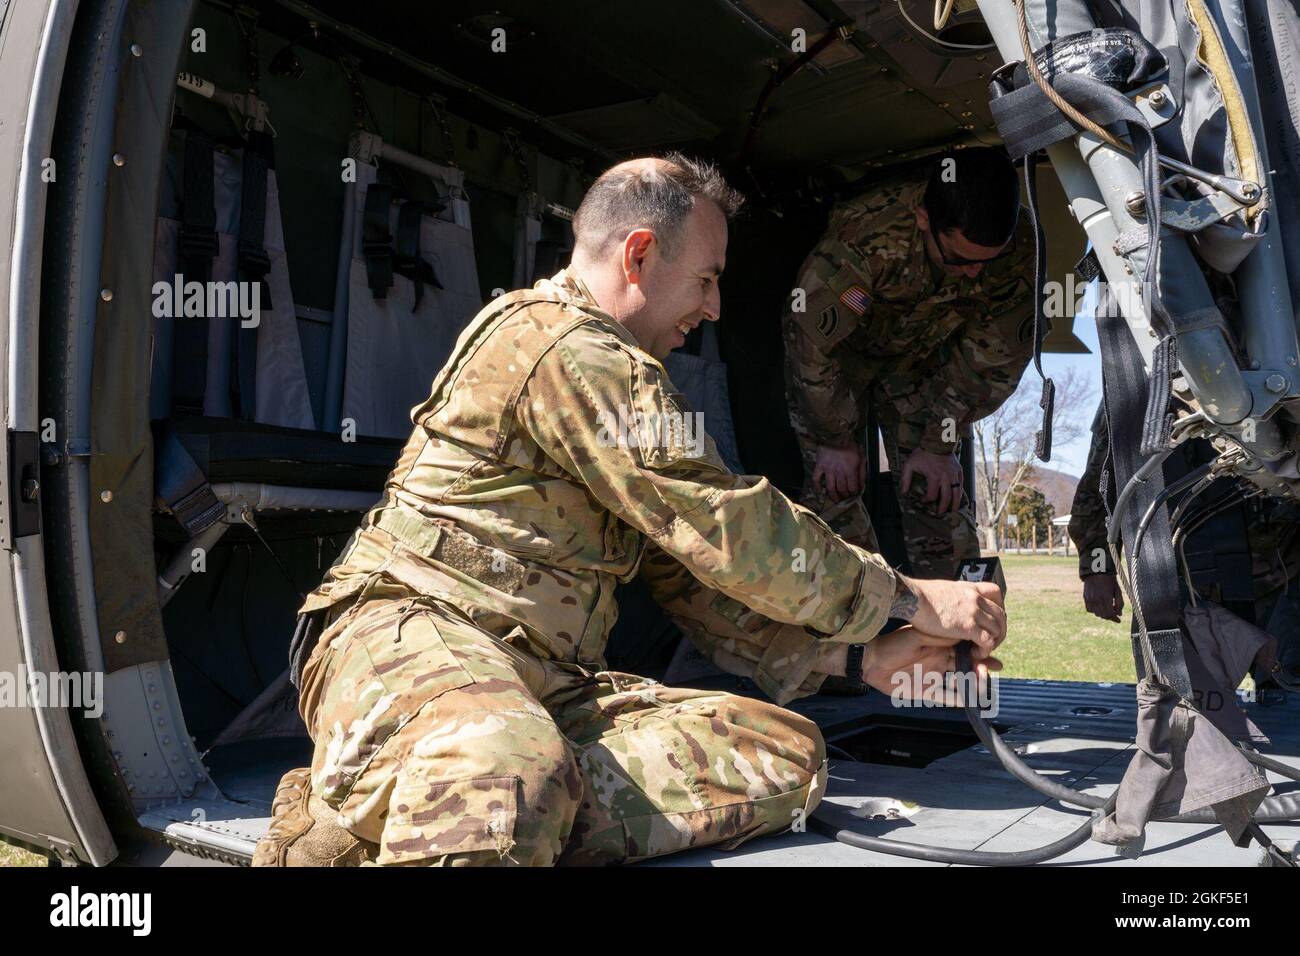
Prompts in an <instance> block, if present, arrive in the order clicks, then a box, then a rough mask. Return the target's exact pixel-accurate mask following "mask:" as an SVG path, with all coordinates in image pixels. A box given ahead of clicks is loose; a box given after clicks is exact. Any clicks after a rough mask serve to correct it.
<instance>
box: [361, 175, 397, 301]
mask: <svg viewBox="0 0 1300 956" xmlns="http://www.w3.org/2000/svg"><path fill="white" fill-rule="evenodd" d="M392 205H393V187H392V186H386V185H384V184H383V183H371V184H370V187H369V188H368V189H367V190H366V204H365V207H364V209H363V211H362V219H361V252H362V254H363V255H364V256H365V258H366V284H367V285H369V286H370V294H371V295H373V296H374V297H375V298H376V299H384V298H387V297H388V290H389V289H391V288H392V286H393V235H392V233H391V232H390V231H389V228H388V213H389V210H390V209H391V207H392Z"/></svg>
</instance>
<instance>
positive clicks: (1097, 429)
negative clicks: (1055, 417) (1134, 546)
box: [1069, 408, 1115, 578]
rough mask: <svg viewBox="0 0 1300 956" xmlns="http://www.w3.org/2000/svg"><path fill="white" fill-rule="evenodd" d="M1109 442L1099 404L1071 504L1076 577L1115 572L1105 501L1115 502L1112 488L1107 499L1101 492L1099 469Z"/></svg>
mask: <svg viewBox="0 0 1300 956" xmlns="http://www.w3.org/2000/svg"><path fill="white" fill-rule="evenodd" d="M1109 448H1110V442H1109V441H1108V440H1107V435H1106V418H1105V414H1104V412H1103V409H1102V408H1098V409H1097V416H1096V418H1094V419H1093V422H1092V443H1091V444H1090V445H1089V446H1088V463H1087V465H1085V466H1084V469H1083V474H1082V475H1081V476H1080V478H1079V483H1078V484H1077V485H1076V486H1075V488H1074V501H1073V502H1072V503H1071V504H1070V528H1069V531H1070V540H1071V541H1073V542H1074V546H1075V548H1077V549H1078V551H1079V577H1081V578H1086V577H1088V576H1089V575H1091V574H1114V573H1115V562H1114V561H1113V560H1112V559H1111V556H1110V551H1109V549H1108V548H1107V547H1106V514H1107V505H1108V504H1114V498H1115V490H1114V488H1111V489H1109V492H1110V499H1111V500H1110V501H1109V502H1107V501H1103V500H1102V496H1101V472H1102V469H1103V468H1104V467H1105V465H1106V452H1107V450H1108V449H1109Z"/></svg>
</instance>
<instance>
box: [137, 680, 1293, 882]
mask: <svg viewBox="0 0 1300 956" xmlns="http://www.w3.org/2000/svg"><path fill="white" fill-rule="evenodd" d="M699 686H706V687H715V688H724V689H728V690H732V691H736V692H740V693H744V692H745V691H746V686H745V682H742V681H738V680H736V679H734V678H718V679H713V680H709V681H705V682H701V683H700V685H699ZM997 705H998V713H997V715H996V717H995V718H994V719H993V723H994V725H995V726H996V727H997V728H998V730H999V731H1000V732H1001V733H1002V735H1003V737H1004V739H1005V740H1006V741H1007V742H1008V743H1009V744H1011V745H1012V746H1013V747H1015V749H1016V750H1017V752H1018V753H1020V754H1021V756H1022V757H1023V759H1024V760H1025V761H1026V762H1027V763H1028V764H1029V765H1030V766H1031V767H1033V768H1034V769H1035V770H1037V771H1039V772H1040V773H1045V774H1048V775H1050V776H1053V777H1054V778H1055V779H1057V780H1058V781H1059V782H1061V783H1065V784H1067V785H1069V786H1071V787H1073V788H1075V789H1078V790H1082V791H1084V792H1087V793H1092V794H1096V795H1099V796H1105V795H1106V794H1108V793H1110V792H1111V791H1112V790H1113V789H1114V788H1115V787H1116V786H1117V785H1118V783H1119V781H1120V778H1121V777H1122V776H1123V773H1124V769H1125V768H1126V767H1127V765H1128V761H1129V758H1130V756H1131V755H1132V752H1133V728H1134V725H1135V718H1136V704H1135V700H1134V689H1133V685H1132V684H1093V683H1079V682H1066V681H1043V680H1013V679H1006V680H1003V681H1001V682H1000V693H999V696H998V700H997ZM1245 707H1246V710H1247V712H1248V714H1249V715H1250V717H1251V718H1252V719H1253V720H1254V721H1255V723H1256V724H1258V725H1259V727H1260V728H1261V729H1262V730H1263V731H1264V733H1265V734H1267V735H1268V737H1269V738H1270V740H1271V743H1268V744H1261V745H1260V747H1259V749H1260V752H1261V753H1264V754H1267V755H1268V756H1271V757H1274V758H1275V759H1278V760H1280V761H1282V762H1283V763H1286V764H1288V765H1290V766H1293V767H1296V768H1298V769H1300V696H1297V695H1294V694H1291V695H1282V694H1278V695H1277V697H1276V698H1271V697H1263V698H1262V699H1261V700H1259V701H1256V702H1251V703H1248V704H1246V705H1245ZM791 709H793V710H796V711H798V712H800V713H802V714H804V715H805V716H807V717H809V718H811V719H813V720H815V721H816V722H817V723H818V724H819V725H820V726H821V728H822V730H823V733H824V735H825V737H826V740H827V744H828V748H829V751H830V756H831V762H830V775H829V780H828V786H827V794H826V797H825V800H824V807H825V810H826V811H829V812H830V813H831V814H833V815H834V816H835V817H837V818H839V819H840V820H842V825H843V826H845V827H847V828H852V829H855V830H857V831H858V832H861V833H864V834H870V835H873V836H884V837H888V838H890V839H895V840H905V841H909V842H913V843H918V844H923V845H928V846H947V847H959V848H963V849H980V850H1000V851H1008V850H1025V849H1031V848H1034V847H1038V846H1042V845H1044V844H1047V843H1051V842H1053V841H1055V840H1057V839H1059V838H1060V837H1062V836H1064V835H1065V834H1066V833H1068V832H1069V831H1070V830H1073V829H1074V828H1076V827H1077V826H1078V825H1079V824H1080V823H1081V822H1083V819H1084V817H1083V813H1084V811H1082V810H1077V809H1074V808H1071V809H1068V810H1063V809H1062V808H1061V807H1060V805H1059V804H1056V803H1055V802H1053V801H1049V800H1047V799H1045V798H1043V797H1040V796H1039V795H1038V794H1036V793H1034V792H1033V791H1032V790H1030V789H1029V788H1028V787H1025V786H1024V785H1023V784H1021V783H1019V782H1018V781H1016V780H1015V779H1013V778H1012V777H1011V775H1010V774H1009V773H1007V772H1006V771H1005V770H1004V769H1003V768H1002V766H1001V765H1000V764H999V763H998V761H997V759H996V758H995V757H994V756H993V755H992V754H990V753H989V752H988V750H986V749H985V748H984V747H983V745H981V744H980V743H979V741H978V740H977V739H976V738H975V736H974V734H973V732H972V731H971V730H970V727H969V725H968V724H967V723H966V720H965V718H964V716H963V715H962V714H961V713H960V712H958V711H954V710H950V709H945V708H933V709H931V708H927V709H919V710H913V709H909V710H900V709H897V708H894V707H892V706H891V704H890V700H889V698H888V697H887V696H885V695H884V694H880V693H876V692H872V693H870V694H867V695H865V696H861V697H831V696H826V695H818V696H815V697H809V698H806V699H804V700H801V701H797V702H795V703H794V704H793V705H792V708H791ZM309 759H310V748H309V746H308V745H307V742H306V741H305V740H302V739H293V740H279V741H258V742H254V743H246V744H237V745H233V746H231V747H227V748H218V749H216V750H214V751H212V752H211V753H209V754H208V755H207V757H206V760H205V762H206V763H207V765H208V767H209V771H210V774H211V777H212V779H213V781H215V782H216V784H217V786H218V787H219V788H220V789H221V791H222V795H223V798H221V799H216V800H188V801H184V802H182V803H178V804H174V805H172V806H169V807H165V808H159V809H154V810H151V811H149V812H147V813H145V814H143V815H142V816H141V818H140V821H141V823H142V824H143V825H144V826H145V827H146V828H147V829H150V830H153V831H155V832H157V833H158V834H160V835H163V836H164V837H165V839H166V841H167V842H168V843H170V844H171V847H172V848H168V847H164V846H160V845H156V844H153V845H143V844H142V845H137V846H135V847H132V848H130V849H129V850H127V851H126V852H124V854H123V858H122V859H121V860H120V861H119V862H121V863H124V864H127V865H131V864H136V865H153V866H156V865H170V866H176V865H182V866H184V865H203V864H205V863H213V862H221V861H224V862H243V861H246V860H247V859H248V858H249V857H251V854H252V850H253V845H254V844H255V843H256V841H257V839H258V837H259V836H260V835H261V834H262V833H263V832H264V831H265V829H266V826H267V824H268V823H269V816H270V803H271V797H272V794H273V793H274V790H275V785H276V783H277V782H278V780H279V777H280V774H281V773H282V772H284V771H285V770H287V769H289V768H291V767H295V766H305V765H306V764H307V762H308V761H309ZM1269 779H1270V781H1271V782H1273V783H1275V784H1276V783H1282V782H1283V781H1284V778H1282V777H1279V776H1277V775H1275V774H1272V773H1270V774H1269ZM1264 830H1265V832H1266V833H1268V835H1269V836H1270V837H1271V838H1272V839H1273V840H1274V841H1275V842H1277V843H1279V845H1280V846H1281V847H1283V848H1285V849H1289V848H1290V847H1291V845H1292V844H1293V843H1294V842H1295V840H1296V839H1297V836H1300V823H1290V824H1278V825H1274V824H1270V825H1266V826H1265V827H1264ZM199 845H201V846H203V847H205V848H207V849H209V851H216V852H215V854H214V855H215V856H216V858H217V859H216V860H214V859H203V858H200V857H198V856H194V855H192V852H179V851H177V850H175V849H174V848H175V847H179V846H192V847H196V848H197V846H199ZM1260 861H1261V851H1260V849H1259V848H1258V846H1251V847H1249V848H1247V849H1239V848H1237V847H1234V846H1233V845H1232V844H1231V842H1230V841H1229V840H1228V838H1227V836H1226V835H1225V834H1224V832H1223V830H1222V828H1220V827H1218V826H1211V825H1205V826H1195V825H1189V824H1175V823H1156V824H1152V825H1151V826H1149V827H1148V829H1147V842H1146V849H1145V852H1144V853H1143V854H1142V855H1141V857H1139V858H1138V859H1137V860H1128V859H1123V858H1119V857H1117V856H1115V854H1114V853H1113V851H1112V850H1111V848H1109V847H1104V846H1101V845H1100V844H1097V843H1093V842H1091V841H1090V842H1088V843H1085V844H1084V845H1083V846H1081V847H1079V848H1077V849H1075V850H1073V851H1071V852H1069V853H1067V854H1065V855H1064V856H1062V857H1059V858H1057V859H1056V860H1053V861H1051V862H1050V863H1048V864H1045V865H1048V866H1108V867H1113V866H1258V865H1259V864H1260ZM641 865H643V866H936V865H941V864H934V863H927V862H922V861H916V860H909V859H906V858H903V857H897V856H892V855H887V854H881V853H876V852H871V851H866V850H860V849H856V848H854V847H851V846H848V845H845V844H842V843H838V842H836V841H835V840H833V839H830V838H828V837H825V836H822V835H820V834H818V833H815V832H812V831H810V830H809V831H806V832H802V833H795V832H786V833H781V834H776V835H773V836H770V837H763V838H759V839H756V840H752V841H750V842H749V843H747V844H745V845H744V846H742V847H740V848H739V849H737V850H734V851H731V852H724V851H720V850H712V849H701V850H694V851H690V852H687V853H681V854H676V855H674V856H669V857H665V858H663V859H661V860H654V861H650V862H648V863H644V864H641Z"/></svg>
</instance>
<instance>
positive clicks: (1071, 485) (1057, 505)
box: [976, 462, 1079, 518]
mask: <svg viewBox="0 0 1300 956" xmlns="http://www.w3.org/2000/svg"><path fill="white" fill-rule="evenodd" d="M1014 473H1015V465H1014V464H1012V463H1011V462H1003V463H1002V478H1003V480H1006V481H1009V480H1010V479H1011V476H1012V474H1014ZM1032 475H1033V477H1031V478H1030V480H1029V482H1028V484H1030V485H1032V486H1033V487H1035V488H1037V489H1038V490H1039V491H1041V492H1042V493H1043V496H1044V497H1045V498H1046V499H1047V501H1048V503H1049V504H1051V506H1052V508H1053V510H1054V511H1055V513H1056V516H1057V517H1058V518H1059V517H1061V516H1062V515H1068V514H1069V513H1070V506H1071V505H1072V504H1073V503H1074V489H1075V488H1076V487H1078V484H1079V479H1078V477H1076V476H1075V475H1071V474H1068V473H1067V472H1064V471H1058V470H1057V469H1055V468H1048V467H1046V466H1045V465H1041V464H1040V465H1037V466H1035V467H1034V468H1033V470H1032ZM979 492H980V500H979V503H978V504H979V508H978V510H977V511H976V514H977V515H979V516H980V517H981V518H982V517H983V516H984V501H983V497H984V496H983V488H982V487H981V488H980V489H979Z"/></svg>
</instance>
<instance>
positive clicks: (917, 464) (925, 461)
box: [900, 448, 962, 514]
mask: <svg viewBox="0 0 1300 956" xmlns="http://www.w3.org/2000/svg"><path fill="white" fill-rule="evenodd" d="M916 475H923V476H924V477H925V497H924V498H923V499H921V500H922V501H924V502H925V503H926V504H928V505H933V506H934V512H935V514H946V513H947V512H949V511H958V510H960V509H961V491H962V487H961V486H962V473H961V463H960V462H958V461H957V456H956V455H936V454H934V453H933V452H928V451H923V450H921V449H920V448H918V449H916V450H915V451H914V452H912V453H911V454H910V455H908V456H907V460H906V461H904V462H903V473H902V475H901V476H900V478H901V481H902V487H903V494H907V492H908V489H910V488H911V487H912V478H913V477H914V476H916Z"/></svg>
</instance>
